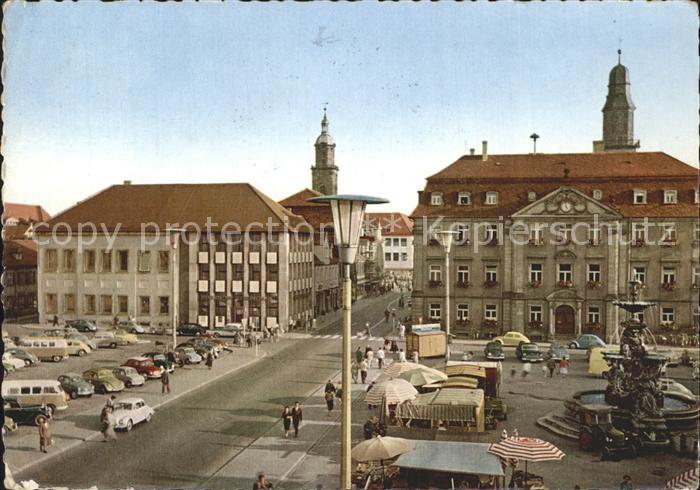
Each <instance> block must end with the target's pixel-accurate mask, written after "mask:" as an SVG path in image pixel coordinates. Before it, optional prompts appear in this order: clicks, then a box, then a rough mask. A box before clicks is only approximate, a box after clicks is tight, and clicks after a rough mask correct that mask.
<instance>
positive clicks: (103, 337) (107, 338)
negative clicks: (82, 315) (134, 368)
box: [93, 332, 127, 349]
mask: <svg viewBox="0 0 700 490" xmlns="http://www.w3.org/2000/svg"><path fill="white" fill-rule="evenodd" d="M93 340H94V341H95V344H97V347H108V348H110V349H116V348H117V346H118V345H126V344H127V342H126V340H124V339H118V338H117V337H115V336H114V334H113V333H112V332H97V333H96V334H95V336H94V337H93Z"/></svg>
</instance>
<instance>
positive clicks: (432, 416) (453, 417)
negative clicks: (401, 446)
mask: <svg viewBox="0 0 700 490" xmlns="http://www.w3.org/2000/svg"><path fill="white" fill-rule="evenodd" d="M395 415H396V421H397V423H398V424H399V425H405V426H406V427H411V426H415V427H430V428H436V427H437V428H439V427H443V428H445V429H449V430H463V431H469V432H472V431H473V432H484V430H485V424H484V392H483V390H471V389H465V388H452V389H440V390H437V391H434V392H431V393H421V394H418V395H416V397H415V399H414V400H413V401H409V402H406V403H401V404H400V405H397V406H396V409H395Z"/></svg>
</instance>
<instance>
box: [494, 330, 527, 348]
mask: <svg viewBox="0 0 700 490" xmlns="http://www.w3.org/2000/svg"><path fill="white" fill-rule="evenodd" d="M493 341H494V342H500V343H501V344H502V345H505V346H509V347H514V346H517V345H518V344H520V343H523V342H525V343H529V342H530V339H528V338H527V337H525V335H523V334H521V333H520V332H506V333H504V334H503V335H499V336H498V337H495V338H494V339H493Z"/></svg>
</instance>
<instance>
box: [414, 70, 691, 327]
mask: <svg viewBox="0 0 700 490" xmlns="http://www.w3.org/2000/svg"><path fill="white" fill-rule="evenodd" d="M634 109H635V107H634V104H633V103H632V100H631V97H630V82H629V72H628V70H627V68H626V67H625V66H623V65H622V64H620V63H619V61H618V64H617V65H616V66H615V67H614V68H613V69H612V71H611V72H610V79H609V85H608V96H607V100H606V102H605V106H604V107H603V140H602V141H596V142H594V143H593V146H594V148H593V149H594V151H593V153H568V154H542V153H531V154H521V155H491V154H488V150H487V145H486V142H484V143H483V151H482V154H481V155H475V154H474V152H473V151H472V152H471V154H470V155H465V156H462V157H460V158H459V159H458V160H457V161H455V162H454V163H452V164H451V165H449V166H448V167H446V168H444V169H443V170H441V171H440V172H438V173H436V174H435V175H432V176H430V177H428V178H427V183H426V186H425V189H424V190H423V191H420V192H419V193H418V195H419V197H418V206H417V207H416V209H415V210H414V212H413V214H412V218H413V219H414V250H415V256H414V292H413V319H414V321H423V322H426V321H429V320H433V321H441V320H442V319H443V318H444V317H445V315H444V308H445V306H446V304H445V303H446V301H445V282H447V281H449V282H450V286H451V287H450V291H451V295H450V301H449V305H450V309H451V312H450V313H451V314H450V317H451V318H452V319H453V322H452V325H451V327H452V328H451V331H452V332H453V333H454V334H457V335H458V336H467V337H470V338H491V337H493V336H495V335H498V334H500V333H502V332H505V331H508V330H517V331H520V332H524V333H525V334H526V335H528V336H530V337H531V338H534V339H545V338H549V339H552V338H556V337H560V338H563V339H568V338H571V337H572V336H574V335H577V334H579V333H595V334H597V335H599V336H601V337H603V338H605V339H607V340H611V339H615V336H616V332H617V331H616V326H617V325H619V322H620V321H622V320H624V318H620V312H619V311H620V310H619V309H618V308H615V307H614V306H613V304H612V302H613V301H614V300H615V299H616V298H618V297H623V296H625V295H626V294H627V291H628V282H629V281H630V280H632V279H636V280H638V281H641V282H642V283H643V285H644V288H645V289H644V292H643V298H644V299H645V300H650V301H653V302H655V303H656V304H657V308H656V309H655V310H654V311H653V313H652V315H650V316H651V317H648V318H645V321H646V322H647V323H648V324H649V326H650V327H651V328H652V329H653V330H654V331H655V332H659V333H662V334H681V333H686V334H694V333H695V332H696V331H697V328H698V323H699V321H700V312H699V310H698V291H699V289H698V288H699V287H700V265H699V264H698V249H699V245H700V222H699V218H698V203H699V202H700V201H699V197H698V170H697V169H696V168H694V167H691V166H690V165H687V164H685V163H683V162H681V161H679V160H677V159H675V158H673V157H672V156H670V155H667V154H665V153H663V152H638V151H636V150H637V148H638V147H639V143H638V142H637V141H635V140H634V119H633V117H634ZM448 228H450V229H453V230H455V231H458V232H459V234H458V235H457V236H456V238H455V244H453V246H452V249H451V251H450V257H449V260H450V267H449V270H450V277H445V271H444V262H445V252H444V249H443V247H442V246H440V245H439V244H438V242H437V241H436V240H435V239H434V237H435V236H434V231H435V230H436V229H442V230H445V229H448ZM648 316H649V315H648Z"/></svg>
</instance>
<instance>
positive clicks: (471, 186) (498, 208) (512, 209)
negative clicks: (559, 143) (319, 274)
mask: <svg viewBox="0 0 700 490" xmlns="http://www.w3.org/2000/svg"><path fill="white" fill-rule="evenodd" d="M566 169H568V172H566V173H565V170H566ZM562 186H568V187H573V188H575V189H577V190H579V191H581V192H583V193H584V194H586V195H588V196H592V193H593V190H596V189H597V190H601V191H602V193H603V198H602V199H601V202H602V203H603V204H606V205H608V206H610V207H611V208H613V209H614V210H616V211H617V212H619V213H620V214H622V215H623V216H627V217H650V218H654V217H696V216H698V205H697V204H694V197H695V196H694V192H695V190H696V189H697V188H698V169H697V168H695V167H691V166H690V165H687V164H685V163H683V162H681V161H680V160H677V159H675V158H673V157H671V156H669V155H667V154H665V153H661V152H650V153H636V152H624V153H612V152H611V153H578V154H547V155H545V154H537V155H532V154H530V155H491V156H489V158H488V160H487V161H485V162H484V161H482V160H481V156H471V155H470V156H463V157H461V158H460V159H459V160H457V161H456V162H454V163H453V164H451V165H450V166H448V167H446V168H445V169H443V170H441V171H440V172H438V173H436V174H435V175H432V176H430V177H428V178H427V183H426V186H425V189H424V191H422V192H419V203H418V206H417V207H416V209H415V210H414V211H413V213H412V215H411V217H412V218H414V219H415V218H418V217H422V216H428V217H437V216H445V217H462V218H496V217H500V216H504V217H507V216H511V215H512V214H514V213H516V212H517V211H519V210H520V209H522V208H524V207H525V206H527V205H528V204H529V203H530V201H529V200H528V192H535V194H536V198H537V199H539V198H541V197H543V196H545V195H546V194H548V193H550V192H552V191H554V190H556V189H558V188H559V187H562ZM634 189H645V190H647V204H645V205H635V204H633V202H632V200H633V190H634ZM664 189H675V190H677V191H678V204H673V205H667V204H663V191H664ZM488 191H497V192H498V205H495V206H494V205H486V204H484V201H485V196H486V192H488ZM432 192H442V193H443V202H444V204H443V205H441V206H432V205H431V204H430V194H431V193H432ZM459 192H469V193H470V194H471V202H472V203H471V204H470V205H466V206H465V205H458V204H457V195H458V193H459Z"/></svg>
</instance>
